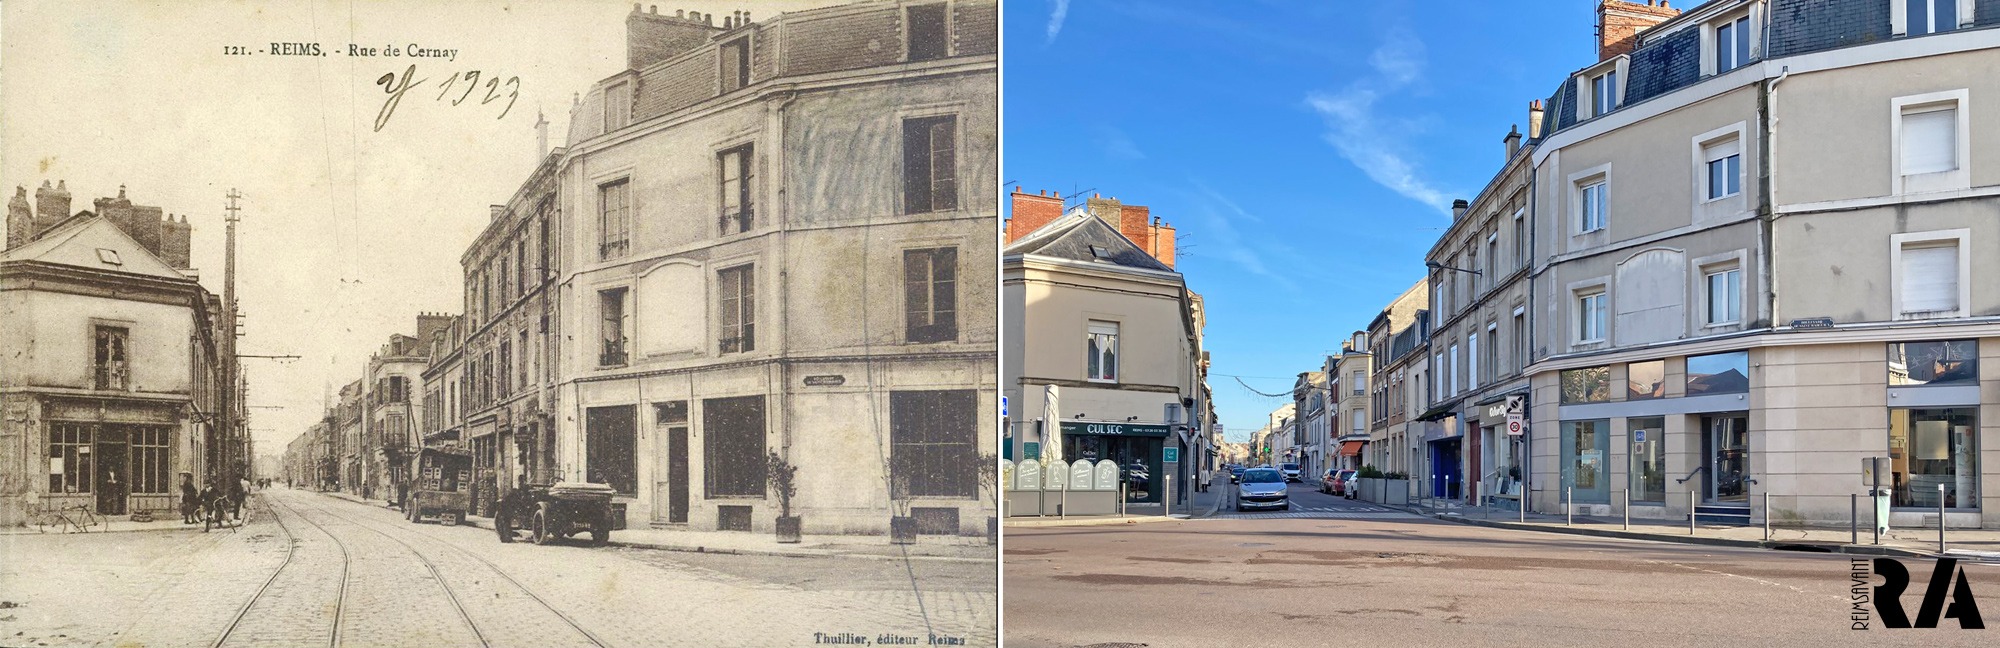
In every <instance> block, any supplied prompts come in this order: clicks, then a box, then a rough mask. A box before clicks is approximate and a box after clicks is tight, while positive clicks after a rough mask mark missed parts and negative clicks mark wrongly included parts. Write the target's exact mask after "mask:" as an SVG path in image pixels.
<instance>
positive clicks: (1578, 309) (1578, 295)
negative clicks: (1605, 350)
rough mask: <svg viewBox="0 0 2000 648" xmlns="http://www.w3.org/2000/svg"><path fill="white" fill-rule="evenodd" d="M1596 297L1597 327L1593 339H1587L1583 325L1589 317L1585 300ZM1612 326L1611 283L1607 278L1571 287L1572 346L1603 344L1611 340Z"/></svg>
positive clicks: (1570, 321)
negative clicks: (1610, 329)
mask: <svg viewBox="0 0 2000 648" xmlns="http://www.w3.org/2000/svg"><path fill="white" fill-rule="evenodd" d="M1592 297H1595V298H1597V299H1598V300H1599V301H1598V302H1597V313H1598V317H1597V318H1596V322H1595V324H1596V326H1594V327H1592V328H1593V330H1592V331H1591V333H1593V334H1594V336H1593V337H1585V336H1584V334H1583V332H1584V331H1583V323H1584V320H1585V319H1586V318H1588V317H1589V313H1588V311H1587V310H1586V309H1585V300H1586V299H1589V298H1592ZM1610 325H1611V281H1610V279H1609V278H1608V277H1607V278H1599V279H1593V280H1589V281H1584V282H1579V283H1578V284H1575V285H1572V286H1570V317H1569V339H1570V344H1571V345H1572V346H1584V345H1593V344H1603V343H1604V342H1605V340H1607V339H1609V338H1610V331H1609V330H1608V329H1609V328H1610Z"/></svg>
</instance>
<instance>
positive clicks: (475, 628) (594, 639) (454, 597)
mask: <svg viewBox="0 0 2000 648" xmlns="http://www.w3.org/2000/svg"><path fill="white" fill-rule="evenodd" d="M318 511H319V512H320V513H323V514H326V515H327V516H329V517H333V518H336V519H339V520H342V521H344V522H347V523H348V524H351V525H353V526H356V527H361V528H364V529H367V530H369V531H373V532H375V533H376V534H379V535H381V536H382V537H385V538H388V539H390V540H393V541H395V542H396V543H397V544H400V545H402V546H403V547H404V548H405V549H409V550H410V553H411V554H414V555H415V556H416V557H417V559H418V560H419V561H422V562H423V564H424V566H425V567H426V568H428V569H429V570H430V572H431V575H432V577H433V578H434V579H435V580H436V581H437V583H438V586H439V587H440V588H442V589H443V590H444V592H445V596H446V597H447V598H448V599H449V600H450V601H451V603H452V606H453V607H454V608H456V609H457V610H458V613H459V615H460V616H461V617H462V618H464V619H465V622H466V626H467V627H469V628H471V630H472V633H473V635H474V636H475V637H478V638H479V641H480V645H482V646H489V647H490V646H492V643H491V642H490V641H489V640H488V639H487V637H486V633H485V632H483V631H481V630H480V629H479V624H478V622H477V621H475V620H473V618H472V614H471V613H470V612H468V611H467V610H466V609H465V606H464V604H463V603H462V602H461V600H460V597H459V596H458V593H457V592H455V591H454V590H453V589H452V587H451V585H450V584H448V583H447V582H446V581H445V577H444V574H443V572H442V571H441V570H439V569H438V567H437V563H436V562H435V561H433V560H431V558H430V556H426V555H424V552H423V551H421V550H418V549H417V548H416V546H415V545H412V544H410V543H409V542H408V541H406V540H404V539H402V538H399V537H397V534H393V533H390V532H388V531H384V530H382V529H380V528H378V526H377V525H376V523H374V522H372V521H371V522H363V521H361V520H358V519H356V518H353V517H350V516H347V515H344V514H341V513H336V512H334V511H333V510H332V509H330V508H325V507H321V508H319V509H318ZM301 517H302V518H303V517H304V516H301ZM308 522H310V520H308ZM315 526H317V524H316V523H315ZM417 535H419V536H423V537H424V538H425V539H427V540H429V541H431V542H434V543H437V544H439V545H442V546H444V547H447V548H449V549H451V550H452V551H455V552H457V553H458V554H460V555H463V556H466V557H468V558H471V559H473V560H475V561H478V562H479V563H480V564H482V565H485V566H486V568H487V569H488V570H490V571H492V572H493V574H494V575H497V576H499V577H500V578H501V579H502V580H505V581H506V582H507V583H508V584H509V585H512V586H513V587H514V589H516V590H518V591H520V592H521V594H522V595H524V596H526V597H527V598H528V599H529V600H532V601H534V602H535V603H536V604H537V605H540V606H541V608H542V609H544V610H547V611H548V612H549V613H550V614H553V615H555V617H556V618H558V619H561V620H562V621H563V623H565V624H567V625H568V626H569V627H570V629H572V630H575V631H576V633H577V634H578V635H579V636H581V637H583V638H584V639H585V640H587V641H589V642H590V644H591V645H593V646H598V647H599V648H609V644H607V643H605V642H604V641H603V640H602V639H600V638H599V637H598V636H597V635H596V634H595V633H592V632H591V631H589V630H586V629H584V627H583V626H582V625H581V624H578V623H577V622H576V620H575V619H572V618H570V616H569V615H568V614H565V613H563V611H562V610H560V609H557V608H556V606H554V605H552V604H550V603H549V602H548V600H547V599H544V598H542V597H541V595H539V594H536V593H535V592H534V590H531V589H529V588H528V586H527V585H524V584H522V583H521V581H519V580H516V579H515V578H514V577H513V576H512V575H510V574H508V573H507V572H506V570H503V569H501V568H500V566H499V565H497V564H494V563H493V561H491V560H487V559H486V557H484V556H481V555H479V554H476V553H473V552H471V551H467V550H466V549H465V548H463V547H459V546H457V545H455V544H452V543H450V542H447V541H445V540H443V539H441V538H434V537H429V536H428V535H425V534H421V533H419V534H417Z"/></svg>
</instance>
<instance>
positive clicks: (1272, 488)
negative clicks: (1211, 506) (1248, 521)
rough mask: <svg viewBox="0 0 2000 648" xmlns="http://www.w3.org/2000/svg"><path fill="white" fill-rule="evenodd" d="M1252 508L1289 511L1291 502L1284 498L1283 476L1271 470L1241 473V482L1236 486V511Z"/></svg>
mask: <svg viewBox="0 0 2000 648" xmlns="http://www.w3.org/2000/svg"><path fill="white" fill-rule="evenodd" d="M1253 508H1275V509H1279V510H1290V509H1291V508H1292V501H1291V500H1290V499H1287V498H1286V497H1285V476H1284V474H1283V473H1280V472H1278V471H1277V470H1275V469H1271V468H1255V469H1251V470H1246V471H1243V482H1242V483H1240V484H1237V485H1236V510H1238V511H1247V510H1250V509H1253Z"/></svg>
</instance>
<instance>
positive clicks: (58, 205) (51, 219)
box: [29, 180, 101, 237]
mask: <svg viewBox="0 0 2000 648" xmlns="http://www.w3.org/2000/svg"><path fill="white" fill-rule="evenodd" d="M100 215H101V214H100ZM69 216H70V212H69V185H68V183H67V182H66V181H63V180H57V181H56V186H55V187H54V188H50V187H49V181H47V180H43V181H42V186H41V188H39V189H36V190H35V228H34V229H35V231H34V233H33V234H29V236H31V237H32V236H34V235H35V234H40V233H42V232H44V231H46V230H48V229H49V228H50V227H51V226H54V225H55V224H56V223H60V222H62V220H63V219H65V218H69Z"/></svg>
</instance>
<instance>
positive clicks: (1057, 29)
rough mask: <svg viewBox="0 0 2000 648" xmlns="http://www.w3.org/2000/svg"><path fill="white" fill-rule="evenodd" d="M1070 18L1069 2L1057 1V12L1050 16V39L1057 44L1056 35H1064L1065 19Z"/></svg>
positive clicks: (1049, 40)
mask: <svg viewBox="0 0 2000 648" xmlns="http://www.w3.org/2000/svg"><path fill="white" fill-rule="evenodd" d="M1067 17H1069V0H1056V10H1055V11H1054V12H1051V13H1050V14H1049V39H1048V41H1047V42H1050V43H1053V42H1056V35H1057V34H1061V33H1062V28H1063V19H1064V18H1067Z"/></svg>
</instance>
